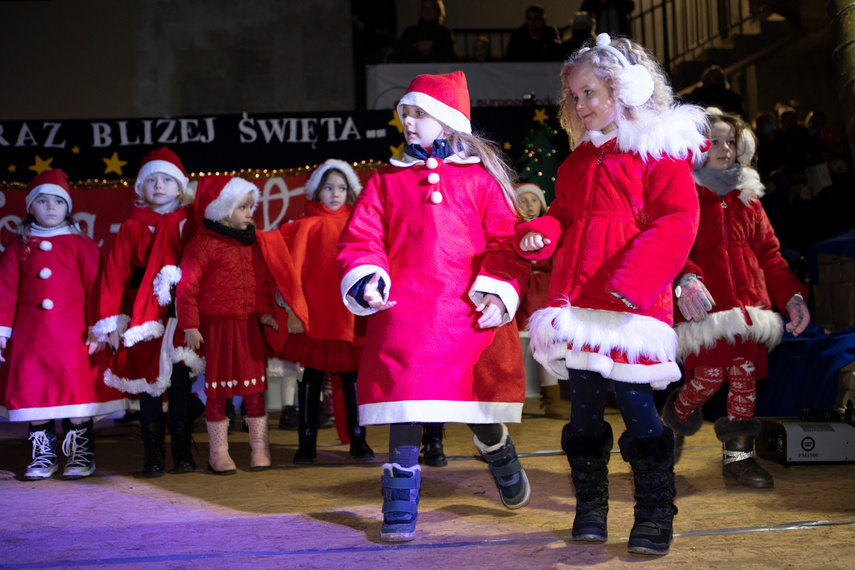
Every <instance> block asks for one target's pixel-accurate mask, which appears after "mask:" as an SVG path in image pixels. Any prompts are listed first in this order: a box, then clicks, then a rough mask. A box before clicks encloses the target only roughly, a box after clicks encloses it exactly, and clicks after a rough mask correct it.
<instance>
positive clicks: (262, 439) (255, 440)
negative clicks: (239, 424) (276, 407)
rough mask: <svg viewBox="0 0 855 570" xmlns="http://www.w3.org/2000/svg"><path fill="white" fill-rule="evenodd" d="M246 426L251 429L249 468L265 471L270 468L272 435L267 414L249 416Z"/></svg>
mask: <svg viewBox="0 0 855 570" xmlns="http://www.w3.org/2000/svg"><path fill="white" fill-rule="evenodd" d="M246 427H247V429H248V430H249V447H250V450H251V451H250V454H249V470H250V471H264V470H266V469H270V437H269V435H268V433H267V432H268V427H267V414H264V415H263V416H260V417H257V418H251V417H249V416H247V418H246Z"/></svg>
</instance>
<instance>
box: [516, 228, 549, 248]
mask: <svg viewBox="0 0 855 570" xmlns="http://www.w3.org/2000/svg"><path fill="white" fill-rule="evenodd" d="M550 243H552V240H549V239H547V238H546V236H544V235H543V234H539V233H535V232H528V233H527V234H525V235H524V236H523V238H522V239H521V240H520V249H521V250H523V251H537V250H539V249H543V248H544V247H545V246H547V245H549V244H550Z"/></svg>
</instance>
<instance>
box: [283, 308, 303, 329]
mask: <svg viewBox="0 0 855 570" xmlns="http://www.w3.org/2000/svg"><path fill="white" fill-rule="evenodd" d="M287 326H288V333H289V334H300V333H304V332H306V330H305V329H304V328H303V321H301V320H300V319H299V318H297V315H295V314H294V313H292V312H291V311H288V325H287Z"/></svg>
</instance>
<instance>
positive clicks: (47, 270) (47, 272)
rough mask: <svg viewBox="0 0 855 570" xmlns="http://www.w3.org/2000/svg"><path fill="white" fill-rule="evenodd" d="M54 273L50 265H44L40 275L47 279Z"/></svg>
mask: <svg viewBox="0 0 855 570" xmlns="http://www.w3.org/2000/svg"><path fill="white" fill-rule="evenodd" d="M52 274H53V271H51V270H50V267H42V270H41V271H39V277H40V278H42V279H47V278H48V277H50V276H51V275H52Z"/></svg>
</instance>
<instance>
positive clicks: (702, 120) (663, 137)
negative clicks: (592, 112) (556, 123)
mask: <svg viewBox="0 0 855 570" xmlns="http://www.w3.org/2000/svg"><path fill="white" fill-rule="evenodd" d="M635 112H636V113H637V114H638V117H639V118H637V119H635V120H627V119H625V118H622V117H621V118H619V119H618V121H617V126H618V129H617V148H618V150H620V151H621V152H635V153H638V154H640V155H641V157H642V158H643V159H644V160H647V159H648V158H651V159H653V160H658V159H660V158H662V156H664V155H667V156H672V157H674V158H679V159H685V158H687V157H688V156H689V153H692V155H693V158H694V160H695V161H699V160H700V159H701V158H700V157H701V152H702V149H703V147H705V146H706V141H707V138H706V137H705V136H704V135H703V133H704V132H706V129H707V118H706V114H705V113H704V110H703V109H702V108H701V107H698V106H696V105H674V106H673V107H671V108H670V109H668V110H667V111H665V112H664V113H662V114H653V113H649V112H647V113H645V112H644V111H640V110H637V109H636V111H635ZM586 140H587V141H591V142H592V143H593V142H594V141H593V140H592V136H591V133H590V132H588V133H586V134H585V136H584V137H583V138H582V141H586ZM600 144H602V143H600Z"/></svg>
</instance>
